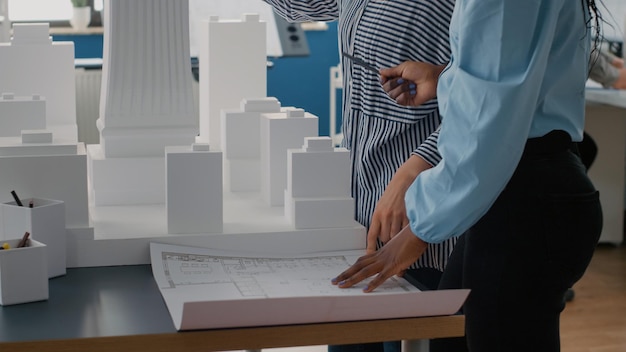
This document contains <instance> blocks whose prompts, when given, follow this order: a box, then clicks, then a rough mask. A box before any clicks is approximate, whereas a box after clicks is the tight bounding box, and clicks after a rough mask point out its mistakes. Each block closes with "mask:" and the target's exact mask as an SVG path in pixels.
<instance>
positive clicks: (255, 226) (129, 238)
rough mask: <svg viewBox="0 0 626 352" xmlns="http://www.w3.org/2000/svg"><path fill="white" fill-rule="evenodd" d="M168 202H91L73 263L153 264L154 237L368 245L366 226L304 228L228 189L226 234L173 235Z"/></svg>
mask: <svg viewBox="0 0 626 352" xmlns="http://www.w3.org/2000/svg"><path fill="white" fill-rule="evenodd" d="M165 208H166V207H165V205H164V204H160V205H120V206H94V205H92V206H91V207H90V214H91V220H92V224H93V231H94V233H93V238H92V237H91V236H92V234H91V233H90V232H89V231H90V229H82V230H81V229H68V238H67V240H68V243H67V246H68V247H67V248H68V260H67V265H68V267H90V266H113V265H138V264H150V242H160V243H167V244H178V245H185V246H196V247H204V248H214V249H220V250H229V251H230V250H232V251H238V252H251V253H268V254H269V253H275V254H277V253H278V254H303V253H313V252H323V251H335V250H352V249H365V244H366V238H365V237H366V232H365V228H364V227H363V226H361V225H359V224H357V223H356V222H355V223H354V226H352V227H344V228H323V229H305V230H298V229H295V228H294V227H293V225H291V224H290V223H289V221H287V219H286V218H285V216H284V214H283V208H282V207H270V206H268V205H266V204H265V203H264V201H263V200H262V199H261V197H260V195H259V193H256V192H254V193H243V192H241V193H230V192H225V193H224V227H223V231H222V232H221V233H212V234H208V233H200V234H176V235H173V234H169V233H168V231H167V223H166V222H167V221H166V219H167V216H166V209H165Z"/></svg>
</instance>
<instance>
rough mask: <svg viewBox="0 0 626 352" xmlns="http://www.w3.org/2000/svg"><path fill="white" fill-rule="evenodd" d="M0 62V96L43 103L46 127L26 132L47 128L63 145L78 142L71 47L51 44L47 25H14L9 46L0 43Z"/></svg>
mask: <svg viewBox="0 0 626 352" xmlns="http://www.w3.org/2000/svg"><path fill="white" fill-rule="evenodd" d="M42 58H44V59H42ZM0 62H2V65H0V92H12V93H14V94H15V96H16V97H17V96H31V95H33V94H37V95H40V96H41V97H45V99H46V104H45V110H46V113H45V120H46V125H45V126H44V127H30V128H31V129H33V128H49V129H52V130H53V131H54V132H55V133H58V135H57V136H58V137H59V138H60V139H62V140H63V141H65V142H74V143H75V142H78V128H77V127H76V81H75V79H74V43H73V42H71V41H68V42H53V41H52V37H51V36H50V34H49V24H48V23H15V24H13V37H12V39H11V42H10V43H0ZM25 129H27V128H25ZM17 135H18V136H19V132H18V134H17Z"/></svg>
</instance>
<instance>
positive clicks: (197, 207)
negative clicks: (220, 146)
mask: <svg viewBox="0 0 626 352" xmlns="http://www.w3.org/2000/svg"><path fill="white" fill-rule="evenodd" d="M208 147H209V146H208V145H207V144H194V145H192V146H176V147H166V148H165V165H166V166H165V168H166V170H167V171H166V185H167V191H166V206H167V229H168V233H172V234H176V233H214V232H222V228H223V223H224V219H223V213H224V211H223V195H222V189H223V187H222V152H221V151H211V150H209V148H208Z"/></svg>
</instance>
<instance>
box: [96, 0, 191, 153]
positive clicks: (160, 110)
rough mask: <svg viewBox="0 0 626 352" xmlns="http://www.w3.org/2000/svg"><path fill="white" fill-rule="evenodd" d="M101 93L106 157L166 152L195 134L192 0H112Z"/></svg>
mask: <svg viewBox="0 0 626 352" xmlns="http://www.w3.org/2000/svg"><path fill="white" fill-rule="evenodd" d="M104 22H105V23H104V31H105V32H104V58H103V67H102V90H101V97H100V118H99V119H98V121H97V126H98V130H99V131H100V141H101V142H100V144H101V146H102V148H103V150H104V155H105V156H106V157H131V156H163V153H164V149H165V146H168V145H190V144H191V143H193V142H194V141H195V137H196V135H197V122H196V117H195V110H194V104H193V95H192V81H191V80H192V76H191V61H190V57H189V3H188V2H187V1H176V0H115V1H109V0H107V1H106V3H105V11H104Z"/></svg>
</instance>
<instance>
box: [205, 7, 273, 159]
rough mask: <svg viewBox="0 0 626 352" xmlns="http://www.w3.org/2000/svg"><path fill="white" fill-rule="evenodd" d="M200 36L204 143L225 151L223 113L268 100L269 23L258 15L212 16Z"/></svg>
mask: <svg viewBox="0 0 626 352" xmlns="http://www.w3.org/2000/svg"><path fill="white" fill-rule="evenodd" d="M199 32H200V35H201V38H200V43H199V47H200V52H199V55H200V56H199V58H198V59H199V61H200V93H199V96H200V139H201V140H202V141H204V142H206V141H208V142H209V143H210V144H211V145H212V146H214V147H216V148H222V147H223V145H222V142H221V141H220V134H221V127H220V122H221V118H220V111H221V110H222V109H233V108H237V107H238V106H239V103H240V102H241V100H242V99H245V98H258V97H265V96H267V58H266V54H265V52H266V45H265V43H266V36H265V32H266V28H265V22H260V21H259V15H257V14H245V15H243V16H242V19H241V20H231V19H220V18H219V17H217V16H211V17H210V18H209V19H208V21H203V22H202V24H201V28H200V31H199Z"/></svg>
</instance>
